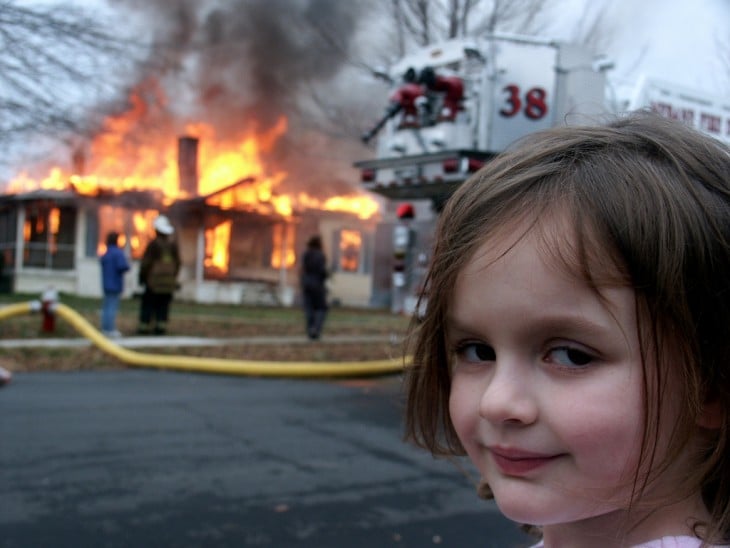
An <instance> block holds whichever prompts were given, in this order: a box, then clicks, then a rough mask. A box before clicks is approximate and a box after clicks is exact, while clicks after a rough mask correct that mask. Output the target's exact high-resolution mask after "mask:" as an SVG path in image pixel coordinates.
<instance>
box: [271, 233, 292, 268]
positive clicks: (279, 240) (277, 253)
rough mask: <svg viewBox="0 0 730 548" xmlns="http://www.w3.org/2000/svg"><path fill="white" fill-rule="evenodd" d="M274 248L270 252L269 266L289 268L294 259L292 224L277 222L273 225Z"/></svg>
mask: <svg viewBox="0 0 730 548" xmlns="http://www.w3.org/2000/svg"><path fill="white" fill-rule="evenodd" d="M273 240H274V249H273V251H272V253H271V266H272V267H274V268H281V267H282V266H284V267H286V268H291V267H292V266H294V262H295V261H296V252H295V251H294V225H292V224H286V225H284V224H278V225H276V226H274V238H273ZM282 258H283V259H282Z"/></svg>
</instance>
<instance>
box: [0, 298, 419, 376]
mask: <svg viewBox="0 0 730 548" xmlns="http://www.w3.org/2000/svg"><path fill="white" fill-rule="evenodd" d="M35 299H38V295H21V294H0V306H3V305H5V304H10V303H17V302H26V301H30V300H35ZM60 302H62V303H64V304H65V305H67V306H69V307H71V308H73V309H74V310H75V311H76V312H78V313H80V314H81V315H82V316H84V317H85V318H86V319H87V320H89V321H90V322H91V323H92V324H93V325H95V326H98V325H99V310H100V308H101V299H94V298H85V297H76V296H72V295H65V294H62V295H61V296H60ZM138 311H139V300H136V299H126V300H123V301H122V304H121V309H120V311H119V316H118V319H117V325H118V328H119V329H120V331H122V333H124V334H127V335H133V334H134V331H135V329H136V326H137V315H138ZM409 321H410V318H408V317H405V316H401V315H394V314H391V313H390V311H387V310H373V309H357V308H342V307H336V308H332V309H330V312H329V314H328V316H327V322H326V324H325V328H324V332H323V335H322V340H321V341H315V342H313V341H309V340H307V339H306V337H305V332H304V316H303V312H302V310H301V309H299V308H284V307H261V306H257V307H253V306H247V305H221V304H196V303H190V302H183V301H179V300H176V301H173V303H172V306H171V309H170V321H169V335H189V336H195V337H216V338H236V337H251V336H266V337H275V336H277V335H282V336H288V337H295V338H296V337H301V342H299V341H298V342H296V343H295V344H280V345H272V344H260V345H256V344H240V343H235V344H231V345H227V346H221V347H180V348H150V349H144V350H143V351H144V352H159V353H166V354H174V355H185V356H207V357H216V358H232V359H252V360H273V361H322V362H330V361H333V362H337V361H351V360H358V361H359V360H374V359H382V358H387V357H399V356H401V355H402V353H403V351H402V347H401V344H400V341H401V340H402V339H403V337H404V335H405V333H406V331H407V327H408V324H409ZM40 328H41V317H40V315H38V314H33V315H24V316H14V317H11V318H8V319H4V320H2V321H0V339H24V338H28V339H30V338H78V337H80V335H79V334H78V333H77V332H76V331H75V330H74V328H73V327H72V326H71V325H69V324H68V323H67V322H65V321H64V320H63V319H62V318H57V320H56V330H55V332H54V333H51V334H48V333H42V332H41V329H40ZM337 335H368V336H378V337H382V341H381V340H379V341H378V342H367V343H362V342H360V343H335V342H328V341H327V339H328V337H329V338H330V340H331V338H332V337H334V336H337ZM0 365H2V366H3V367H5V368H7V369H10V370H11V371H37V370H79V369H90V368H119V367H124V364H123V363H121V362H119V361H118V360H116V359H115V358H114V357H111V356H109V355H107V354H106V353H104V352H102V351H101V350H99V349H97V348H95V347H87V348H42V347H35V348H12V349H6V348H4V349H0Z"/></svg>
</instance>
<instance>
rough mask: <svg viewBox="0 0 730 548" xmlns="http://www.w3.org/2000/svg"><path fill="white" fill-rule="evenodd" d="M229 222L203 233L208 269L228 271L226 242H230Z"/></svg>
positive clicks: (205, 262)
mask: <svg viewBox="0 0 730 548" xmlns="http://www.w3.org/2000/svg"><path fill="white" fill-rule="evenodd" d="M231 224H232V223H231V221H225V222H223V223H221V224H219V225H218V226H216V227H215V228H211V229H208V230H206V231H205V261H204V264H205V266H206V267H208V268H215V269H217V270H219V271H220V272H226V271H227V270H228V242H230V240H231Z"/></svg>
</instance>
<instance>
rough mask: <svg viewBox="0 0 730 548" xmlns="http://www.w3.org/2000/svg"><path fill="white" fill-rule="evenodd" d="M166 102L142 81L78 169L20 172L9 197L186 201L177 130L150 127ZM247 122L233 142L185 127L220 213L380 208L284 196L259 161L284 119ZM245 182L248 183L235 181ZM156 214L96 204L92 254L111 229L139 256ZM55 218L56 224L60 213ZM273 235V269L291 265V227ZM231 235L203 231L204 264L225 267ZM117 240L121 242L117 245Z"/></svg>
mask: <svg viewBox="0 0 730 548" xmlns="http://www.w3.org/2000/svg"><path fill="white" fill-rule="evenodd" d="M166 101H167V99H166V97H165V95H164V93H163V92H162V90H161V88H160V87H159V86H157V85H156V84H155V83H154V82H146V83H145V84H144V86H140V88H139V89H138V90H135V91H134V92H133V93H132V94H131V96H130V98H129V107H128V109H127V110H126V111H125V112H122V113H121V114H118V115H114V116H109V117H107V118H106V120H105V122H104V124H103V128H102V131H101V132H100V133H99V134H98V135H97V136H96V137H95V138H94V139H93V141H92V142H91V144H90V145H89V147H88V151H87V154H80V153H79V152H78V151H77V153H76V154H75V157H74V165H75V168H76V170H77V172H74V171H73V170H70V169H64V168H62V167H60V166H53V167H50V168H49V169H48V172H47V175H45V176H43V177H39V178H34V177H31V176H30V175H29V174H28V173H27V172H21V173H19V174H18V175H17V176H16V177H15V178H14V179H13V180H11V181H10V183H9V185H8V192H9V193H18V192H27V191H32V190H38V189H48V190H70V189H73V190H75V191H76V192H78V193H80V194H83V195H89V196H95V195H98V194H99V193H101V192H104V193H108V194H116V193H121V192H125V191H130V190H137V191H150V192H153V193H155V194H156V195H158V196H159V199H160V200H161V202H162V204H163V205H170V204H171V203H173V202H174V201H175V200H178V199H181V198H190V197H191V196H189V195H188V194H187V192H188V190H190V191H193V190H194V189H181V188H180V178H179V173H178V157H177V156H178V149H177V139H176V138H175V130H174V129H173V128H172V127H169V128H167V127H166V126H167V125H169V124H166V123H157V124H156V123H155V121H156V118H155V115H156V114H158V115H159V112H158V111H159V110H160V106H163V107H164V105H165V103H166ZM155 109H157V110H155ZM158 118H159V116H158ZM249 125H250V127H249V129H248V131H247V132H244V133H241V134H240V135H239V136H238V137H237V138H235V139H219V138H218V136H217V135H216V132H215V129H214V128H213V127H212V126H210V125H209V124H205V123H202V122H198V123H190V124H188V125H187V126H186V127H185V128H184V130H185V133H186V134H187V135H189V136H192V137H197V138H198V140H199V141H198V143H199V148H198V188H197V189H196V190H197V193H198V195H200V196H207V199H206V203H207V204H208V205H211V206H217V207H219V208H221V209H231V208H240V209H244V210H251V211H256V212H258V213H261V214H265V215H270V214H278V215H280V216H281V217H284V218H287V219H288V218H290V217H291V216H292V215H293V213H294V212H295V211H297V210H303V209H319V210H328V211H340V212H347V213H351V214H354V215H357V216H358V217H360V218H362V219H367V218H370V217H372V216H373V215H375V214H376V213H377V212H378V210H379V204H378V203H377V202H376V201H375V200H374V199H373V198H372V197H370V196H369V195H365V194H358V193H354V194H353V195H349V196H336V197H331V198H329V199H325V200H321V199H318V198H315V197H313V196H310V195H309V194H307V193H298V194H295V193H285V192H284V191H283V190H282V188H283V184H284V183H285V181H286V180H287V178H288V175H289V174H288V173H287V172H286V171H283V170H276V169H272V168H271V166H267V164H266V162H265V157H266V155H267V154H268V153H270V152H271V151H272V150H273V148H274V146H275V145H276V143H277V142H278V141H279V140H280V139H281V137H282V136H284V135H285V134H286V132H287V130H288V121H287V118H286V117H284V116H281V117H280V118H279V119H278V120H277V121H276V123H275V124H274V125H273V126H272V127H269V128H258V127H256V126H255V124H249ZM150 127H153V128H161V129H162V132H161V133H162V134H164V135H163V136H161V133H160V132H157V133H154V132H152V131H146V130H145V128H150ZM166 129H169V130H168V131H165V130H166ZM247 179H250V181H251V182H250V183H246V184H235V183H238V182H239V181H244V180H247ZM157 213H158V212H157V211H154V210H145V211H138V212H135V213H133V214H132V218H129V216H130V214H129V213H125V212H124V210H123V209H121V208H115V207H112V206H106V205H104V206H100V209H99V221H100V223H99V239H100V241H99V243H98V245H97V251H98V252H99V253H103V252H104V251H105V249H106V245H105V244H104V241H105V239H106V234H107V233H108V232H109V231H112V230H114V231H116V232H118V233H119V234H122V235H124V234H125V233H126V234H128V235H129V242H127V243H128V245H129V247H130V248H131V250H132V256H133V257H135V258H138V257H139V256H140V254H141V253H142V250H143V249H144V247H145V246H146V244H147V243H148V242H149V241H150V240H151V238H153V237H154V231H153V230H152V228H151V223H152V221H153V219H154V218H155V216H156V215H157ZM125 215H126V217H125ZM55 219H56V222H58V216H56V217H55ZM39 222H42V221H39ZM283 226H284V225H282V227H283ZM125 229H126V230H125ZM27 230H28V229H27V228H26V231H27ZM276 230H278V232H277V231H276ZM276 230H275V231H274V236H273V238H274V241H273V242H272V243H273V249H274V251H273V255H272V259H271V261H272V266H277V267H278V266H280V265H281V264H284V265H285V266H287V267H289V266H292V265H293V264H294V240H295V238H294V227H293V225H291V224H290V223H286V228H278V229H276ZM57 231H58V227H56V229H55V232H57ZM52 232H54V230H53V229H52ZM230 234H231V230H230V222H229V223H228V224H225V223H224V224H223V225H218V226H217V227H215V228H214V229H210V230H207V231H206V233H205V238H206V266H211V267H214V268H218V269H222V270H224V271H225V270H227V269H226V268H224V264H227V262H228V256H227V254H228V248H229V246H228V244H229V242H230ZM123 243H124V241H123V240H121V241H120V245H123ZM223 250H225V251H223Z"/></svg>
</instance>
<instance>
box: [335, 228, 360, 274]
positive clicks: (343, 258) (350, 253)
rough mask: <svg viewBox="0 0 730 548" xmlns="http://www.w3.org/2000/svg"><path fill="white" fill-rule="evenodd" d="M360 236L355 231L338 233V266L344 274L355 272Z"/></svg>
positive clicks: (357, 262) (357, 264) (357, 263)
mask: <svg viewBox="0 0 730 548" xmlns="http://www.w3.org/2000/svg"><path fill="white" fill-rule="evenodd" d="M361 247H362V235H361V234H360V232H359V231H357V230H343V231H341V232H340V266H341V267H342V270H344V271H345V272H357V269H358V266H359V258H360V248H361Z"/></svg>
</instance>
